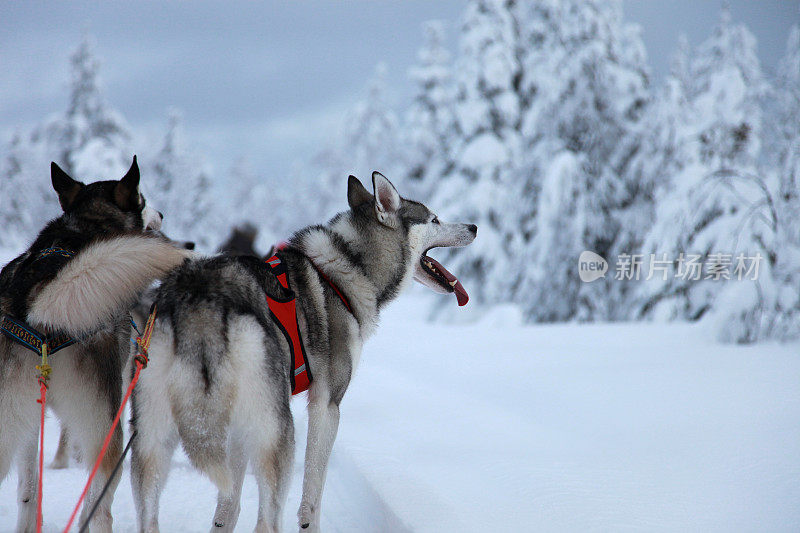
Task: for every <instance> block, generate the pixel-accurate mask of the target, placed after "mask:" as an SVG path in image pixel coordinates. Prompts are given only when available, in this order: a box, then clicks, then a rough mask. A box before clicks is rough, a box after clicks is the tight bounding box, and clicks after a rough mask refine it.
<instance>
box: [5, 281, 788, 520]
mask: <svg viewBox="0 0 800 533" xmlns="http://www.w3.org/2000/svg"><path fill="white" fill-rule="evenodd" d="M414 298H416V296H414V297H412V298H404V299H402V300H401V301H400V302H398V303H397V304H396V305H393V306H392V307H390V308H389V309H388V310H387V311H386V312H385V314H384V316H383V320H382V325H381V328H380V329H379V331H378V333H377V334H376V336H375V338H373V339H371V340H370V341H369V342H368V343H367V345H366V346H365V349H364V354H363V356H362V359H361V363H360V367H359V368H358V370H357V372H356V375H355V377H354V379H353V382H352V383H351V385H350V388H349V391H348V394H347V395H346V396H345V399H344V401H343V403H342V418H341V423H340V430H339V437H338V439H337V441H336V444H335V446H334V453H333V457H332V460H331V466H330V470H329V472H328V476H327V485H326V489H325V492H324V494H323V506H322V512H323V518H322V525H323V529H324V530H325V531H342V532H345V531H347V532H351V531H352V532H361V531H367V532H372V531H384V532H395V531H397V532H401V531H402V532H404V531H420V532H426V531H431V532H432V531H437V532H440V531H446V532H450V531H452V532H493V531H581V532H584V531H647V532H653V531H670V532H671V531H703V532H707V531H725V532H728V531H771V532H782V531H787V532H788V531H792V532H793V531H798V530H800V506H798V505H797V502H798V501H800V425H799V424H798V423H797V422H798V420H800V343H797V342H795V343H791V344H777V343H763V344H759V345H753V346H735V345H720V344H717V343H716V342H713V341H711V340H709V339H710V337H712V335H713V334H712V333H710V332H707V331H706V330H704V329H703V325H702V324H694V325H686V324H667V325H665V324H594V325H575V324H565V325H549V326H521V325H518V324H517V323H516V322H515V318H514V314H513V313H507V312H505V311H503V310H498V311H496V312H493V313H490V315H489V316H487V317H486V318H484V319H483V320H481V321H479V322H477V323H475V324H470V325H440V324H429V323H425V322H424V321H423V320H422V319H421V318H419V305H420V304H419V302H418V301H415V300H414ZM293 410H294V413H295V421H296V424H295V427H296V440H297V452H296V458H295V467H294V475H293V481H292V486H291V488H290V491H289V502H288V504H287V507H286V509H285V513H284V524H285V530H286V531H296V530H297V526H296V518H295V512H296V510H297V507H298V504H299V499H300V490H301V474H302V473H301V462H302V458H303V449H304V444H305V429H306V416H305V406H304V402H303V400H302V399H298V400H295V401H294V402H293ZM46 431H47V439H46V440H47V442H46V453H47V457H48V458H51V457H52V456H53V454H54V452H55V448H56V444H57V438H58V428H57V425H56V424H55V422H54V421H52V420H50V421H49V423H48V427H47V430H46ZM173 465H174V468H173V471H172V474H171V477H170V479H169V481H168V483H167V486H166V489H165V491H164V496H163V499H162V502H163V503H162V507H161V509H162V510H161V523H162V525H163V526H164V531H204V530H208V527H209V524H210V521H211V517H212V514H213V510H214V505H215V491H214V489H213V487H212V485H211V483H210V482H209V481H207V480H206V479H205V478H203V477H202V476H201V475H200V474H198V473H197V472H195V471H194V470H193V469H191V467H190V466H189V465H188V462H187V460H186V458H185V457H184V456H183V455H182V454H176V456H175V458H174V459H173ZM12 476H15V474H13V473H12ZM84 480H85V473H84V472H83V470H79V469H70V470H67V471H51V470H48V471H47V472H46V483H45V513H46V514H45V517H46V523H47V525H48V528H47V531H58V526H63V524H64V523H65V522H66V519H67V516H68V514H69V512H70V507H71V506H72V505H73V504H74V501H75V499H76V498H77V494H78V492H79V490H80V487H81V485H82V483H83V481H84ZM15 490H16V483H15V479H14V477H10V478H9V479H7V480H6V481H5V482H4V483H3V485H2V486H0V532H2V531H8V530H9V529H10V528H11V527H13V524H14V521H15V518H16V505H15V503H14V497H13V495H14V492H15ZM256 507H257V501H256V486H255V482H254V480H253V478H252V476H250V475H248V476H247V477H246V478H245V485H244V491H243V498H242V514H241V517H240V520H239V527H238V528H237V529H238V530H241V531H251V530H252V528H253V527H254V525H255V514H256V511H255V510H256ZM113 510H114V517H115V521H116V525H117V528H118V530H120V531H132V530H133V527H134V524H133V521H134V511H133V504H132V501H131V489H130V482H129V478H128V472H127V469H126V471H125V473H124V478H123V480H122V482H121V484H120V488H119V489H118V490H117V493H116V497H115V500H114V508H113Z"/></svg>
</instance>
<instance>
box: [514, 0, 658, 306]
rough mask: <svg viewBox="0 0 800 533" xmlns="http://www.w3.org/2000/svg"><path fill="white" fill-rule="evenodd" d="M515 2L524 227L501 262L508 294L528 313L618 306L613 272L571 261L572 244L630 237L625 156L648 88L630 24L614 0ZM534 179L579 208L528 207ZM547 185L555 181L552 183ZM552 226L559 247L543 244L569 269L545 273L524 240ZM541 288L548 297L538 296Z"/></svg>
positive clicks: (612, 249)
mask: <svg viewBox="0 0 800 533" xmlns="http://www.w3.org/2000/svg"><path fill="white" fill-rule="evenodd" d="M520 13H521V14H520V21H521V22H520V28H522V29H523V30H522V31H523V35H522V37H523V39H522V42H523V43H524V47H523V50H522V61H523V66H524V68H523V71H522V77H521V82H520V86H521V94H522V95H523V96H524V97H523V102H524V103H525V107H524V109H523V124H522V132H523V134H524V138H525V146H526V150H525V153H526V158H525V161H524V163H523V168H524V171H523V172H521V174H520V179H519V181H518V183H517V192H516V193H515V197H516V198H518V199H519V200H520V201H519V203H518V206H519V208H518V209H517V210H516V213H515V220H516V222H515V227H517V228H522V229H523V234H528V235H531V236H532V237H530V240H529V241H528V245H526V246H525V251H524V253H522V254H520V255H519V256H518V258H519V261H518V262H517V264H516V266H515V268H514V269H513V271H516V272H519V273H521V274H522V276H521V279H520V283H519V290H518V291H516V296H517V301H518V302H519V303H520V304H521V305H522V306H523V308H524V310H525V313H526V315H527V316H528V317H529V318H531V319H533V320H565V319H570V318H579V319H583V320H592V319H615V318H622V317H624V316H625V312H626V308H625V306H624V305H621V300H622V299H624V286H623V285H621V284H619V283H615V280H613V279H612V277H613V276H607V277H606V278H605V279H601V280H597V281H595V282H594V283H592V284H580V283H575V282H574V281H575V280H574V279H573V278H574V277H575V271H574V267H573V265H575V266H576V265H577V258H578V256H579V255H580V253H581V252H582V251H583V250H591V251H594V252H596V253H598V254H600V255H602V256H604V257H607V258H613V256H614V255H615V254H616V253H617V252H618V251H625V250H626V249H629V248H630V247H632V246H634V245H635V244H636V243H638V242H639V241H641V239H642V234H643V229H644V228H643V226H642V225H643V224H646V220H644V219H645V218H646V213H647V212H648V209H650V204H649V198H648V191H647V189H646V188H645V187H644V185H645V184H643V183H642V182H640V181H639V180H638V177H637V176H635V174H632V173H629V172H628V168H627V167H628V165H629V164H630V162H631V160H632V158H633V156H634V155H635V154H636V153H637V152H638V151H639V150H640V146H639V144H640V139H641V134H642V129H643V126H642V124H640V119H641V117H642V113H643V111H644V109H645V108H646V105H647V101H648V99H649V91H648V84H649V81H648V77H649V76H648V70H647V66H646V57H645V51H644V45H643V43H642V40H641V37H640V35H639V28H638V26H635V25H631V24H628V23H625V22H624V21H623V17H622V8H621V4H620V2H619V1H613V2H607V1H600V0H567V1H559V2H557V1H542V2H536V3H530V4H522V5H521V11H520ZM542 180H544V181H545V182H548V183H547V185H546V186H547V187H548V188H550V192H549V193H548V195H547V196H549V197H553V198H561V199H563V200H565V201H567V202H568V203H567V205H565V206H564V208H565V211H566V212H571V213H572V212H574V213H579V214H580V216H560V215H559V213H558V212H557V211H554V210H553V208H549V209H548V210H547V213H546V215H542V216H540V215H539V213H538V209H539V208H540V207H547V206H545V205H544V204H543V203H542V202H543V201H544V200H543V198H542V199H540V200H539V201H538V202H532V201H529V200H527V199H529V198H535V197H537V196H539V191H540V190H542V188H543V187H544V186H545V185H544V184H543V183H542ZM554 187H563V188H565V191H563V192H562V193H559V194H555V193H554V192H553V190H552V188H554ZM542 194H544V192H542ZM553 217H556V218H557V219H558V220H559V223H558V224H556V223H554V221H555V219H554V218H553ZM534 220H535V221H536V224H534V223H533V222H532V221H534ZM539 222H541V226H540V225H539ZM551 231H553V232H556V233H555V234H553V235H549V234H548V232H551ZM561 235H563V236H568V237H565V238H564V239H563V240H564V246H565V247H569V249H559V250H558V251H557V252H556V251H555V250H553V251H551V253H557V254H558V256H559V257H564V258H571V259H570V260H569V261H566V260H565V261H564V262H561V266H560V268H561V269H570V271H571V276H572V278H570V277H569V276H568V275H562V274H560V273H554V272H549V273H548V272H547V271H548V270H549V269H550V268H549V267H545V266H544V265H543V264H542V263H541V262H542V261H545V262H547V261H548V259H547V258H545V257H544V256H543V255H542V252H541V250H537V249H536V248H537V246H540V245H542V244H543V243H545V242H549V243H554V245H555V243H557V242H558V241H559V237H560V236H561ZM533 243H537V244H536V246H534V245H533ZM547 264H549V262H548V263H547ZM553 294H558V295H559V299H560V300H559V303H558V308H557V309H549V308H548V307H547V306H545V305H542V303H541V302H543V301H552V296H551V295H553Z"/></svg>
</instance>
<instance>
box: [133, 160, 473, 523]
mask: <svg viewBox="0 0 800 533" xmlns="http://www.w3.org/2000/svg"><path fill="white" fill-rule="evenodd" d="M372 182H373V183H372V184H373V191H374V193H370V192H369V191H367V189H366V188H364V186H363V185H362V184H361V182H360V181H359V180H358V179H357V178H355V177H354V176H350V179H349V182H348V191H347V199H348V203H349V206H350V208H349V210H347V211H345V212H343V213H340V214H339V215H337V216H336V217H334V218H333V219H332V220H331V221H330V222H329V223H328V224H327V225H324V226H311V227H308V228H305V229H303V230H301V231H299V232H298V233H296V234H295V235H294V236H293V237H292V238H291V239H290V241H289V243H288V245H287V246H286V247H285V248H284V249H283V250H282V251H280V252H278V256H279V258H280V260H281V262H282V264H283V265H285V267H286V271H287V277H288V280H289V288H290V289H291V291H286V290H285V289H284V288H283V286H282V285H280V284H278V283H277V282H276V278H275V275H273V274H272V272H271V271H270V269H269V266H268V265H265V264H264V262H262V261H259V260H258V259H256V258H255V257H246V256H245V257H214V258H205V259H196V260H192V261H187V262H186V263H184V264H183V265H182V266H181V267H179V268H177V269H176V270H175V271H173V272H172V273H171V274H170V275H169V276H167V277H166V278H165V279H164V282H163V283H162V285H161V288H160V290H159V294H158V296H157V300H156V301H157V303H158V309H159V320H158V321H157V325H156V329H155V333H154V335H153V340H152V344H151V347H150V354H151V362H150V365H149V367H148V369H147V372H144V373H142V374H141V378H140V382H139V387H138V388H137V390H136V392H135V394H134V401H133V418H132V426H133V428H134V429H135V430H136V431H137V432H138V437H137V439H136V440H135V441H134V444H133V455H132V459H131V469H132V472H131V482H132V484H133V493H134V499H135V502H136V507H137V514H138V523H139V529H140V531H148V532H152V531H157V530H158V502H159V495H160V493H161V490H162V489H163V487H164V484H165V481H166V478H167V474H168V472H169V465H170V457H171V456H172V453H173V451H174V449H175V447H176V446H177V445H178V443H182V444H183V448H184V450H185V451H186V453H187V455H188V456H189V459H190V460H191V462H192V464H193V465H194V466H195V467H196V468H198V469H199V470H201V471H203V472H204V473H205V474H207V475H208V476H209V478H210V479H211V480H212V481H213V482H214V484H215V485H216V486H217V488H218V490H219V494H218V499H217V508H216V511H215V514H214V519H213V525H214V528H213V530H217V531H233V529H234V526H235V525H236V521H237V519H238V515H239V499H240V495H241V488H242V481H243V477H244V473H245V469H246V467H247V464H248V463H250V464H251V465H252V467H253V470H254V473H255V477H256V481H257V483H258V487H259V506H258V522H257V526H256V530H257V531H272V532H274V531H278V530H279V529H280V524H281V509H282V506H283V504H284V502H285V499H286V495H287V489H288V483H289V478H290V471H291V466H292V461H293V455H294V425H293V421H292V414H291V411H290V410H289V400H290V396H291V377H290V372H292V371H293V370H294V369H293V368H290V355H289V354H290V352H289V343H288V342H287V340H286V338H285V337H284V335H283V334H282V333H281V331H280V330H279V329H278V326H277V325H276V324H275V322H273V320H271V319H270V310H269V308H268V306H267V301H266V299H265V293H266V294H268V295H270V296H271V297H272V298H275V299H280V298H282V297H283V298H285V297H286V296H287V294H283V293H289V292H291V293H293V294H294V295H295V296H296V297H297V300H296V302H297V303H296V305H297V322H298V327H299V330H300V333H301V338H302V339H303V343H304V346H305V351H306V353H307V358H308V363H309V365H310V369H311V372H312V374H313V380H312V382H311V385H310V388H309V392H308V412H309V426H308V446H307V448H306V455H305V475H304V479H303V496H302V502H301V505H300V509H299V512H298V519H299V525H300V527H301V528H303V529H308V530H309V531H318V530H319V527H320V503H321V495H322V487H323V484H324V482H325V474H326V470H327V465H328V459H329V457H330V453H331V448H332V446H333V441H334V438H335V437H336V432H337V428H338V425H339V403H340V402H341V401H342V397H343V396H344V393H345V391H346V390H347V387H348V384H349V383H350V378H351V376H352V375H353V372H354V370H355V367H356V365H357V363H358V360H359V356H360V354H361V347H362V344H363V342H364V340H365V339H366V338H367V337H368V336H369V335H370V334H372V333H373V332H374V331H375V327H376V325H377V323H378V314H379V312H380V310H381V309H382V308H383V307H384V306H385V305H386V304H387V303H388V302H389V301H391V300H392V299H393V298H394V297H395V296H396V295H397V294H398V292H399V291H400V290H401V289H402V288H403V287H404V286H405V285H407V283H408V282H409V281H410V280H411V279H412V278H414V279H416V280H417V281H419V282H421V283H423V284H424V285H427V286H428V287H430V288H432V289H434V290H435V291H437V292H442V293H455V294H456V296H457V297H458V298H459V301H460V302H465V301H466V297H467V295H466V292H465V291H464V289H463V287H461V284H460V283H459V282H458V280H456V278H455V276H453V275H452V274H450V273H449V272H447V270H445V269H444V267H442V266H441V265H439V263H437V262H436V261H434V260H433V259H431V258H429V257H428V256H427V252H428V251H429V250H430V249H431V248H434V247H443V246H446V247H449V246H465V245H467V244H469V243H471V242H472V241H473V240H474V239H475V235H476V233H477V227H476V226H474V225H471V224H444V223H442V222H440V221H439V219H438V218H437V217H436V215H434V214H433V213H432V212H431V211H430V210H429V209H428V208H427V207H425V206H424V205H422V204H420V203H418V202H414V201H411V200H406V199H404V198H402V197H401V196H400V195H399V194H398V193H397V190H396V189H395V187H394V186H393V185H392V184H391V182H390V181H389V180H388V179H386V178H385V177H384V176H383V175H381V174H380V173H377V172H375V173H373V175H372ZM288 296H291V294H288Z"/></svg>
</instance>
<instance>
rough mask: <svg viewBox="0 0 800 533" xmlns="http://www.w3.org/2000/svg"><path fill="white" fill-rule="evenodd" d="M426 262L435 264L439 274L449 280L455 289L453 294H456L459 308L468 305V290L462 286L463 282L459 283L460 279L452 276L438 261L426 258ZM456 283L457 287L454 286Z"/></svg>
mask: <svg viewBox="0 0 800 533" xmlns="http://www.w3.org/2000/svg"><path fill="white" fill-rule="evenodd" d="M426 260H427V261H430V262H431V263H433V266H435V267H436V270H438V271H439V273H440V274H442V275H443V276H444V278H445V279H446V280H447V282H448V283H449V284H450V286H451V287H453V292H454V293H456V299H457V300H458V305H459V306H463V305H467V302H468V301H469V294H467V290H466V289H465V288H464V286H463V285H461V282H460V281H458V279H457V278H456V277H455V276H454V275H452V274H451V273H450V271H449V270H447V269H446V268H445V267H443V266H442V264H441V263H440V262H439V261H437V260H436V259H433V258H432V257H426ZM454 281H455V285H454V284H453V282H454Z"/></svg>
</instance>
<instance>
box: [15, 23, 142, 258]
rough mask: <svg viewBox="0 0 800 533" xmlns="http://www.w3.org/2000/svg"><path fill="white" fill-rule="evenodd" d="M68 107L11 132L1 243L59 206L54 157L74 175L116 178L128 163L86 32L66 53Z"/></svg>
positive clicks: (20, 237)
mask: <svg viewBox="0 0 800 533" xmlns="http://www.w3.org/2000/svg"><path fill="white" fill-rule="evenodd" d="M70 64H71V74H70V75H71V81H70V97H69V105H68V108H67V111H66V112H65V113H64V114H59V115H56V116H54V117H52V118H50V119H48V120H46V121H45V122H44V123H42V124H41V125H38V126H36V127H34V128H33V129H32V130H31V131H30V132H29V133H27V134H19V135H16V136H15V138H14V140H13V141H12V143H11V146H10V147H9V149H8V153H7V155H6V156H5V158H4V161H3V163H2V181H1V182H0V195H2V196H3V197H11V196H14V197H15V198H16V200H15V201H14V202H9V203H8V205H6V204H5V202H4V208H3V214H2V215H0V216H2V217H3V222H5V223H7V224H9V225H4V227H5V228H6V231H4V232H3V233H2V234H0V245H13V246H17V245H18V244H19V243H20V242H25V241H27V240H29V239H31V238H32V237H33V236H34V235H35V234H36V232H38V231H39V229H41V227H42V226H43V225H44V223H45V222H46V221H47V220H48V219H50V218H53V217H54V216H57V215H58V213H59V211H60V208H59V206H58V200H57V197H56V195H55V193H54V192H53V191H52V188H51V186H50V178H49V164H50V161H56V162H57V163H58V164H59V165H61V167H62V168H63V169H64V170H66V171H67V172H68V173H70V174H72V175H73V176H75V177H76V178H77V179H82V180H87V181H93V180H97V179H117V178H119V176H122V175H123V174H124V173H125V171H126V170H127V169H128V167H129V166H130V164H131V158H132V156H133V150H132V141H131V135H130V133H129V129H128V126H127V125H126V123H125V120H124V119H123V118H122V117H121V115H120V114H119V113H117V112H116V111H115V110H114V109H112V108H111V107H110V106H109V105H108V104H107V103H106V101H105V98H104V97H103V95H102V92H101V90H100V82H99V75H98V71H99V61H98V60H97V58H96V56H95V54H94V44H93V40H92V38H91V37H89V36H88V35H87V36H85V37H84V38H83V41H82V42H81V44H80V45H79V46H78V48H77V50H76V51H75V52H74V53H73V54H72V56H71V58H70Z"/></svg>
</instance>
